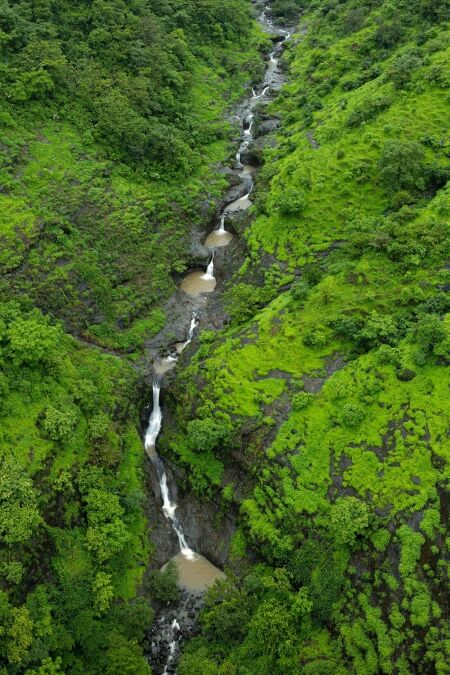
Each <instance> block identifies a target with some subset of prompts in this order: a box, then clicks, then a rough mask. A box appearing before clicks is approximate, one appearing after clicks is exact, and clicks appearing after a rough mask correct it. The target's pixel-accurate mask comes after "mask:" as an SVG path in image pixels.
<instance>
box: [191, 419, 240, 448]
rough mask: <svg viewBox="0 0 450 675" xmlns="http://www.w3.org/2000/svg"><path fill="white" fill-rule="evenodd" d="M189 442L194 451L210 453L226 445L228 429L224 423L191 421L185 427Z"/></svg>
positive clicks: (228, 437)
mask: <svg viewBox="0 0 450 675" xmlns="http://www.w3.org/2000/svg"><path fill="white" fill-rule="evenodd" d="M187 430H188V436H189V441H190V444H191V446H192V448H193V449H194V450H197V451H201V452H212V451H213V450H215V449H216V448H218V447H219V446H223V445H228V443H229V440H230V427H229V425H228V424H226V423H225V422H216V421H215V420H213V419H211V418H210V417H209V418H206V419H203V420H191V421H190V422H188V425H187Z"/></svg>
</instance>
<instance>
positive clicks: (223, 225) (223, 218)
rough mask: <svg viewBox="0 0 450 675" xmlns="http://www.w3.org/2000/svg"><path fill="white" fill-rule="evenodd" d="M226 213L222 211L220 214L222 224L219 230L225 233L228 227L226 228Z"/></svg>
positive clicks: (220, 232)
mask: <svg viewBox="0 0 450 675" xmlns="http://www.w3.org/2000/svg"><path fill="white" fill-rule="evenodd" d="M226 217H227V216H226V213H222V215H221V216H220V225H219V229H218V230H217V231H218V233H219V234H225V232H226V229H225V218H226Z"/></svg>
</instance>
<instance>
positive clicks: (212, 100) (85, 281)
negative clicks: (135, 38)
mask: <svg viewBox="0 0 450 675" xmlns="http://www.w3.org/2000/svg"><path fill="white" fill-rule="evenodd" d="M261 39H262V36H261V34H260V32H259V31H258V29H257V28H255V30H254V31H253V33H252V35H251V37H250V39H249V41H248V44H247V48H246V49H243V50H241V51H238V52H236V53H235V52H234V50H233V48H232V45H231V44H228V45H227V46H226V47H220V48H217V49H216V50H214V47H211V46H208V47H205V48H204V49H203V52H202V54H201V56H200V55H199V58H198V60H197V61H196V64H195V73H194V77H195V84H194V86H193V87H192V90H191V94H190V96H191V98H190V101H185V105H186V106H188V107H189V110H190V116H191V117H190V119H191V120H193V119H195V126H196V128H197V129H203V130H204V131H205V135H204V137H202V138H198V141H197V143H196V147H195V150H196V152H197V153H198V157H199V161H198V162H197V165H196V168H195V170H194V171H192V173H191V174H190V175H188V176H180V175H178V174H177V173H176V171H175V173H174V175H173V176H170V175H168V174H167V172H165V173H164V175H161V176H158V175H157V174H153V175H149V174H148V173H147V174H146V173H145V172H142V173H141V172H140V171H139V170H132V169H130V167H129V166H126V165H125V164H123V163H121V162H120V161H118V160H117V161H116V160H115V158H114V157H112V158H108V157H107V155H106V152H105V149H104V145H102V144H101V143H100V142H97V141H96V140H95V138H94V136H93V134H92V133H91V132H92V129H89V127H86V128H84V129H83V128H82V127H83V122H81V123H74V122H73V121H71V111H70V105H69V104H68V106H67V108H66V109H60V110H59V111H57V112H55V113H54V114H53V112H52V113H51V114H49V112H48V110H46V109H44V108H42V107H41V106H40V104H39V103H33V104H32V105H28V106H24V107H21V106H20V105H18V106H16V107H14V106H12V105H9V104H8V103H7V102H4V110H3V111H2V113H1V116H0V124H1V128H2V144H1V151H2V169H1V176H2V186H3V187H2V191H1V192H0V240H1V252H0V267H1V272H2V278H1V281H0V288H1V293H2V303H1V305H0V366H1V372H0V393H1V397H0V403H1V412H0V415H1V432H0V463H1V465H2V466H3V465H4V463H5V464H6V465H8V462H9V461H10V460H12V462H13V465H14V467H17V469H18V471H19V472H20V474H21V476H23V477H25V476H27V477H29V478H30V479H31V481H32V485H33V490H34V491H35V492H34V494H35V495H36V497H35V498H36V501H37V508H38V510H39V513H40V516H41V518H42V521H41V522H40V523H39V524H38V525H37V526H35V527H34V529H33V531H32V532H31V531H30V533H28V534H27V533H25V534H24V536H23V541H19V540H17V542H15V543H14V542H13V543H12V544H11V545H10V546H4V547H3V544H2V552H1V554H0V600H1V608H2V609H1V623H2V628H1V632H2V638H1V639H0V663H1V665H2V666H3V665H7V667H8V668H10V667H11V668H13V669H14V672H17V673H19V672H25V671H26V672H30V673H31V672H37V670H30V669H32V668H36V669H39V668H40V666H41V665H42V667H43V668H44V669H45V667H49V668H51V667H52V663H53V661H54V662H55V669H56V670H57V666H58V664H59V665H60V666H61V667H62V668H63V670H64V671H65V672H71V673H78V672H79V673H85V672H89V673H97V672H111V673H112V672H119V671H118V670H117V668H119V669H120V672H122V669H123V668H125V666H126V667H128V668H129V669H130V670H129V671H127V672H133V673H143V674H144V673H148V672H149V667H148V664H147V662H146V660H145V659H144V657H143V656H142V649H141V646H140V645H139V644H138V643H142V641H143V632H142V631H143V630H147V629H148V627H149V625H150V624H151V620H152V613H151V610H150V613H149V612H148V609H146V606H145V603H144V605H143V606H141V605H139V602H140V599H136V593H137V589H138V587H139V585H140V584H141V582H142V577H143V572H144V570H145V569H146V567H147V565H148V561H149V558H150V554H151V551H150V546H149V541H148V524H147V521H146V519H145V516H144V510H143V501H144V498H145V494H144V485H143V470H142V465H143V449H142V442H141V439H140V434H139V427H140V405H141V402H140V401H139V396H140V393H141V388H142V382H141V378H140V376H139V374H138V373H137V372H136V371H135V369H134V368H133V367H132V365H131V364H130V362H129V361H127V360H125V359H123V358H118V357H117V356H113V355H109V354H107V353H102V352H101V351H100V350H98V349H97V348H95V347H92V348H89V347H87V346H85V345H83V344H81V343H79V342H77V341H76V340H75V339H73V338H72V337H70V336H69V335H67V334H64V333H63V332H62V330H60V329H59V327H58V324H57V320H58V319H62V321H63V325H64V327H65V328H66V329H69V330H72V331H73V332H74V333H75V334H81V336H82V337H84V338H87V339H88V340H90V341H95V342H97V343H99V344H101V345H104V346H106V347H110V348H113V349H118V350H121V351H122V350H123V351H126V352H130V353H132V354H131V357H133V356H134V354H136V353H140V348H141V347H142V345H143V343H144V341H145V339H146V338H147V337H148V336H150V335H152V334H154V333H155V332H157V330H159V329H160V328H161V326H162V325H163V324H164V321H165V317H164V314H163V312H162V310H161V305H162V304H163V302H164V300H165V299H166V298H167V297H168V295H169V294H170V293H171V292H173V290H174V288H175V282H174V280H173V273H174V272H181V271H183V269H184V267H185V264H186V261H187V260H188V256H189V247H190V237H189V227H190V226H191V225H193V224H199V223H202V222H204V219H205V218H206V217H207V214H206V215H205V213H200V209H199V208H198V204H199V203H200V202H205V201H208V203H209V209H210V210H211V208H213V198H214V197H217V196H219V195H220V194H221V192H222V191H223V189H224V187H225V185H226V181H225V180H224V179H223V177H221V176H220V175H219V174H218V173H217V170H216V168H215V167H214V164H216V163H218V162H223V161H224V160H226V157H227V154H228V152H229V142H230V136H231V129H230V126H229V125H228V124H227V123H225V122H224V121H223V117H224V113H225V110H226V109H227V108H228V106H229V105H230V102H232V101H233V100H234V99H237V98H238V97H239V96H241V95H242V91H243V86H244V84H246V83H247V82H248V81H249V80H250V79H251V77H252V73H253V72H254V70H255V69H256V70H258V69H259V68H261V67H262V66H261V59H260V56H259V53H258V47H259V45H260V43H261ZM224 63H225V64H226V67H225V66H224V65H223V64H224ZM49 108H50V111H52V110H53V108H57V105H56V104H55V103H54V102H49ZM167 142H168V143H170V139H169V138H168V139H167ZM194 145H195V144H194ZM10 300H11V302H9V301H10ZM36 306H37V307H40V308H42V309H43V311H44V312H45V313H46V314H47V317H48V320H47V318H45V316H44V315H43V314H41V313H40V312H39V311H37V310H35V307H36ZM22 321H25V322H28V321H30V324H29V327H27V328H26V330H25V335H23V336H22V337H21V340H23V349H24V351H26V352H27V356H26V357H24V359H23V361H22V362H21V363H20V364H19V363H17V364H15V362H14V358H15V357H14V348H13V346H12V338H11V331H13V330H14V326H16V325H21V322H22ZM55 323H56V326H54V325H53V324H55ZM35 324H38V325H39V326H40V327H41V328H36V325H35ZM26 325H27V326H28V324H26ZM11 326H12V327H13V328H11ZM34 330H36V335H35V334H34ZM53 330H54V331H57V334H58V339H57V341H56V343H55V344H54V345H53V346H52V348H51V349H50V350H49V352H48V353H44V354H43V355H42V358H41V356H39V355H40V353H41V348H42V349H43V351H44V352H45V348H44V347H43V344H44V343H45V335H46V333H47V331H49V332H50V333H51V332H52V331H53ZM40 331H42V333H41V332H40ZM53 411H56V413H57V414H58V415H60V418H59V419H60V421H61V424H62V425H63V426H65V430H62V431H61V433H60V431H59V429H58V430H56V431H55V430H52V431H49V430H48V429H46V427H45V420H46V419H47V418H50V416H51V414H52V413H53ZM98 424H100V428H101V431H100V437H98V436H97V435H96V431H95V428H96V425H98ZM24 480H25V478H24ZM4 487H5V486H4V485H2V489H3V488H4ZM92 489H99V490H102V491H103V500H104V501H105V509H106V510H107V509H108V506H107V504H108V503H109V500H110V499H112V500H113V502H112V509H113V511H114V510H115V509H116V510H117V511H118V513H119V519H118V521H116V525H117V527H118V528H119V530H118V533H117V532H115V531H114V528H113V524H112V523H109V521H108V516H107V517H106V523H105V524H104V525H101V526H100V527H104V534H101V533H100V534H99V533H97V535H96V536H97V537H98V540H97V542H96V544H95V545H96V546H98V545H99V544H101V541H102V537H104V544H105V546H106V547H108V546H112V552H109V553H108V555H105V556H103V555H102V554H99V553H98V552H96V551H97V549H95V548H92V546H91V544H90V542H89V541H88V534H87V531H88V529H89V526H90V525H92V522H95V519H97V518H98V515H95V514H94V515H92V512H91V514H90V511H89V507H88V505H87V501H88V498H89V494H90V490H92ZM10 496H11V495H9V493H8V494H6V496H5V494H4V493H2V494H1V497H0V498H1V499H2V500H3V499H5V500H6V499H7V498H9V497H10ZM19 506H20V505H19ZM3 507H4V503H3V502H2V508H3ZM5 513H7V511H6V509H5ZM91 521H92V522H91ZM100 522H101V521H100ZM1 527H3V521H2V525H1ZM108 528H111V529H108ZM121 528H124V531H125V532H126V534H125V537H124V541H122V542H121V543H120V541H119V542H118V543H117V548H116V550H115V551H114V547H115V546H116V544H115V543H114V538H115V537H116V536H119V538H120V536H122V535H123V532H122V529H121ZM94 529H95V527H94ZM121 532H122V534H121ZM1 535H2V538H3V531H2V533H1ZM20 566H22V567H20ZM19 567H20V569H21V571H20V574H19V573H18V572H17V570H18V569H19ZM99 575H100V576H99ZM97 583H99V584H100V586H99V587H97V586H96V584H97ZM101 584H105V585H104V587H103V586H102V585H101ZM36 598H38V599H36ZM8 599H9V603H10V605H8V604H7V602H8ZM127 602H128V604H124V603H127ZM47 603H48V604H47ZM133 612H136V617H134V616H133ZM44 615H46V616H47V618H46V619H45V621H46V622H47V623H46V625H45V626H44V627H43V624H42V622H43V621H44V619H42V617H43V616H44ZM16 616H17V617H23V626H22V627H21V628H20V627H19V628H18V627H16V626H15V624H14V620H15V617H16ZM141 624H142V625H141ZM61 659H62V661H61ZM0 669H1V668H0ZM56 670H55V672H56ZM39 672H43V671H41V670H39ZM45 672H47V671H45ZM52 672H53V671H52ZM58 672H59V671H58Z"/></svg>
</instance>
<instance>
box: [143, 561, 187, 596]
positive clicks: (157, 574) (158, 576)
mask: <svg viewBox="0 0 450 675" xmlns="http://www.w3.org/2000/svg"><path fill="white" fill-rule="evenodd" d="M148 587H149V591H150V595H151V597H152V598H153V599H154V600H157V601H158V602H175V601H176V600H178V598H179V596H180V590H179V588H178V569H177V566H176V564H175V563H174V562H173V560H170V561H169V562H168V563H167V565H166V566H165V568H164V569H163V570H153V571H152V572H151V573H150V576H149V580H148Z"/></svg>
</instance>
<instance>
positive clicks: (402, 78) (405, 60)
mask: <svg viewBox="0 0 450 675" xmlns="http://www.w3.org/2000/svg"><path fill="white" fill-rule="evenodd" d="M421 65H422V61H421V60H420V58H419V57H418V56H416V55H415V54H411V53H407V54H402V55H401V56H399V57H397V58H396V59H395V61H393V63H391V65H390V66H389V68H387V70H386V75H387V77H388V78H389V79H390V80H391V81H392V82H393V83H394V86H395V88H396V89H401V88H402V87H404V86H405V84H407V83H408V82H409V81H410V80H411V77H412V74H413V72H414V70H416V69H417V68H419V67H420V66H421Z"/></svg>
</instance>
